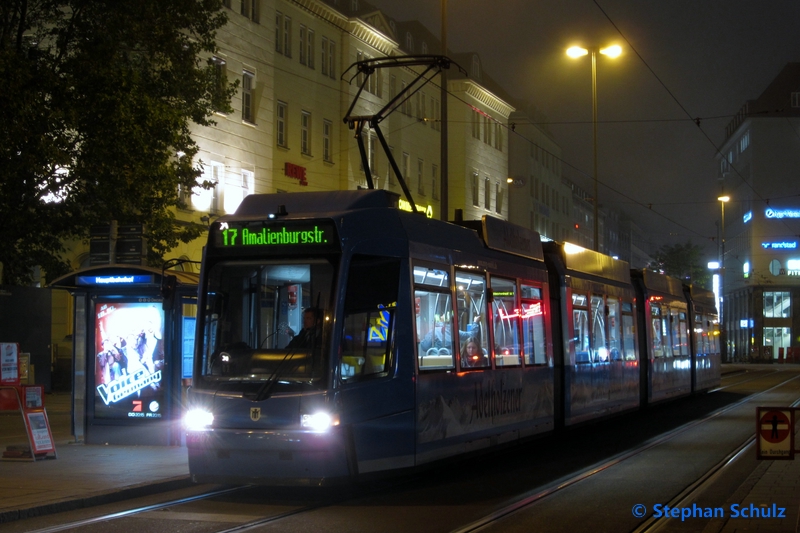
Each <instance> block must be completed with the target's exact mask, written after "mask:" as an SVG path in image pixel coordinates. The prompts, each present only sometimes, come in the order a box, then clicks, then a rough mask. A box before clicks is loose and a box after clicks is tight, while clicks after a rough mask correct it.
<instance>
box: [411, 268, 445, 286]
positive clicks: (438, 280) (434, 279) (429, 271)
mask: <svg viewBox="0 0 800 533" xmlns="http://www.w3.org/2000/svg"><path fill="white" fill-rule="evenodd" d="M414 284H416V285H428V286H431V287H439V288H442V289H449V288H450V273H449V272H448V271H447V270H445V269H441V268H435V267H426V266H423V265H414Z"/></svg>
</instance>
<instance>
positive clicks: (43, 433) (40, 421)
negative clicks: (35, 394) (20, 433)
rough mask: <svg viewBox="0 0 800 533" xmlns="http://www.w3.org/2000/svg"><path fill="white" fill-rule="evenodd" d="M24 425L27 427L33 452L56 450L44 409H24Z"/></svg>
mask: <svg viewBox="0 0 800 533" xmlns="http://www.w3.org/2000/svg"><path fill="white" fill-rule="evenodd" d="M25 425H26V426H27V428H28V436H29V437H30V439H31V445H32V446H33V453H35V454H36V453H45V452H54V451H56V447H55V443H54V442H53V434H52V433H51V432H50V423H49V422H48V420H47V414H46V413H45V412H44V410H41V411H39V410H37V411H25Z"/></svg>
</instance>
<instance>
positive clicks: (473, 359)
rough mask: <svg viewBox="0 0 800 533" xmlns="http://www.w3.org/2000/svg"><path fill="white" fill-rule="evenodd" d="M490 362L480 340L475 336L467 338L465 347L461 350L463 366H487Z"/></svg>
mask: <svg viewBox="0 0 800 533" xmlns="http://www.w3.org/2000/svg"><path fill="white" fill-rule="evenodd" d="M488 362H489V361H488V359H487V358H486V355H484V353H483V350H481V346H480V344H478V341H477V340H475V338H473V337H470V338H469V339H467V342H465V343H464V347H463V348H462V350H461V367H462V368H473V367H485V366H488Z"/></svg>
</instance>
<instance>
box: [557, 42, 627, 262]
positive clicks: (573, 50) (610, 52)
mask: <svg viewBox="0 0 800 533" xmlns="http://www.w3.org/2000/svg"><path fill="white" fill-rule="evenodd" d="M597 52H600V53H601V54H603V55H604V56H606V57H610V58H612V59H613V58H615V57H619V56H620V55H621V54H622V47H621V46H619V45H616V44H615V45H612V46H609V47H606V48H600V49H598V48H597V47H592V48H589V49H586V48H581V47H580V46H572V47H570V48H568V49H567V55H568V56H569V57H571V58H573V59H578V58H580V57H583V56H585V55H589V54H590V53H591V55H592V153H593V157H594V249H595V251H598V252H599V251H600V237H599V226H600V218H599V216H598V213H597V204H598V202H597V57H596V55H597Z"/></svg>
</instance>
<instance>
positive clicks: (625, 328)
mask: <svg viewBox="0 0 800 533" xmlns="http://www.w3.org/2000/svg"><path fill="white" fill-rule="evenodd" d="M634 324H635V322H634V321H633V315H632V314H629V313H626V312H623V314H622V342H623V346H624V347H625V360H626V361H635V360H636V326H635V325H634Z"/></svg>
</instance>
